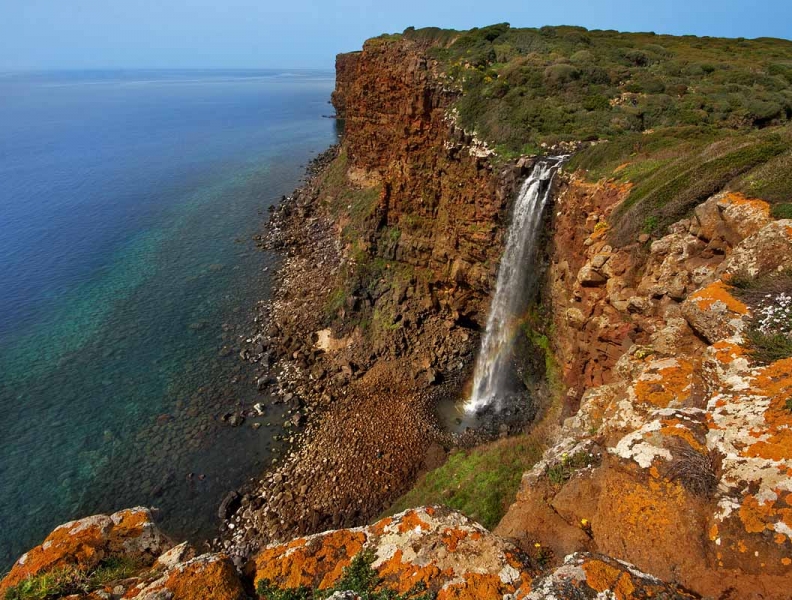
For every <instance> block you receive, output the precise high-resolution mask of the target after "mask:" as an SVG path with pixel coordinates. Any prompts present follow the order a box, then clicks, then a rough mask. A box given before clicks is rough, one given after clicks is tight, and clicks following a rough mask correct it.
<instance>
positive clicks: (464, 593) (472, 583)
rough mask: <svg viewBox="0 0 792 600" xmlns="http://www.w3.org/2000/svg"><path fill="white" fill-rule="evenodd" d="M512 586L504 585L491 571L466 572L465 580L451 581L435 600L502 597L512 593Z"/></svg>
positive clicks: (471, 599)
mask: <svg viewBox="0 0 792 600" xmlns="http://www.w3.org/2000/svg"><path fill="white" fill-rule="evenodd" d="M513 592H514V588H513V587H511V586H508V587H506V586H504V584H503V582H502V581H501V580H500V577H498V575H496V574H492V573H466V574H465V580H464V581H461V582H459V583H451V584H449V585H447V586H445V587H443V588H441V589H440V591H439V592H438V594H437V600H482V599H483V598H503V596H504V595H505V594H508V593H513Z"/></svg>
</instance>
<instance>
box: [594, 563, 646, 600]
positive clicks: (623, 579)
mask: <svg viewBox="0 0 792 600" xmlns="http://www.w3.org/2000/svg"><path fill="white" fill-rule="evenodd" d="M583 570H584V571H585V572H586V583H587V584H588V585H589V587H591V588H593V589H594V590H596V591H597V592H605V591H610V592H611V593H612V594H613V595H614V596H616V598H617V600H631V599H632V598H633V592H634V591H635V585H634V584H633V581H632V577H631V576H630V573H629V572H627V571H625V570H624V569H617V568H615V567H613V566H611V565H609V564H607V563H604V562H602V561H599V560H591V561H586V562H585V563H583Z"/></svg>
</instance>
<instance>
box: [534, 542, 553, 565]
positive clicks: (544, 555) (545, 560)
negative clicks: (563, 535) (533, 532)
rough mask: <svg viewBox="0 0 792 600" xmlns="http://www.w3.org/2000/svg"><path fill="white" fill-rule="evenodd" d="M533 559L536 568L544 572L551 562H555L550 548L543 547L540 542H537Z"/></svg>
mask: <svg viewBox="0 0 792 600" xmlns="http://www.w3.org/2000/svg"><path fill="white" fill-rule="evenodd" d="M531 558H532V559H533V561H534V562H535V563H536V566H537V567H539V569H540V570H542V571H543V570H544V569H546V568H547V567H548V566H550V561H552V560H553V552H552V550H550V549H549V548H545V547H544V546H542V544H540V543H539V542H536V543H535V544H534V551H533V553H532V556H531Z"/></svg>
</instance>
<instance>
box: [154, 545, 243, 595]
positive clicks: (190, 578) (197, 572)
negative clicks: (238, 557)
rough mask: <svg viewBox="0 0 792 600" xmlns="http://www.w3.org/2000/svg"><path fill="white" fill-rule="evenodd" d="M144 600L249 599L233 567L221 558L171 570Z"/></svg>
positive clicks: (203, 559) (205, 558)
mask: <svg viewBox="0 0 792 600" xmlns="http://www.w3.org/2000/svg"><path fill="white" fill-rule="evenodd" d="M157 592H159V593H160V594H159V595H157ZM141 596H143V597H147V598H149V597H166V598H173V600H242V599H243V598H246V597H247V595H246V594H245V590H244V588H243V587H242V583H241V582H240V580H239V577H238V576H237V574H236V571H235V569H234V566H233V565H232V564H231V561H230V560H228V558H227V557H225V556H224V555H222V554H220V555H218V554H215V555H212V554H210V555H204V556H201V557H198V558H196V559H193V560H191V561H188V562H187V563H185V564H184V565H180V566H178V567H176V568H174V569H171V570H170V571H169V572H168V573H167V574H166V575H165V576H164V577H163V578H162V579H161V580H159V581H157V582H155V583H154V584H152V585H150V586H149V587H147V588H146V589H145V590H143V592H142V593H141Z"/></svg>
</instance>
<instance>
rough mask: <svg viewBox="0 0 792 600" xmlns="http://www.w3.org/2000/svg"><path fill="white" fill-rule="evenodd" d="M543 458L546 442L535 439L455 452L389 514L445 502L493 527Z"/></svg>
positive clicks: (508, 440)
mask: <svg viewBox="0 0 792 600" xmlns="http://www.w3.org/2000/svg"><path fill="white" fill-rule="evenodd" d="M541 456H542V447H541V445H540V444H539V443H537V442H536V441H535V440H534V439H532V438H530V437H516V438H508V439H504V440H498V441H496V442H492V443H490V444H486V445H484V446H480V447H478V448H474V449H470V450H455V451H454V452H452V453H451V455H450V456H449V457H448V461H446V463H445V464H444V465H443V466H441V467H439V468H437V469H435V470H433V471H430V472H428V473H426V474H424V475H423V476H421V477H420V478H419V479H418V481H417V482H416V484H415V485H414V486H413V488H412V489H411V490H410V491H409V492H407V493H406V494H405V495H404V496H402V497H401V498H399V500H397V501H396V503H395V504H394V505H393V506H392V507H391V508H390V509H389V510H388V513H387V514H391V515H392V514H396V513H398V512H401V511H403V510H406V509H408V508H413V507H416V506H426V505H430V504H444V505H446V506H449V507H451V508H454V509H456V510H458V511H460V512H461V513H463V514H464V515H466V516H468V517H470V518H471V519H474V520H476V521H478V522H479V523H481V524H482V525H484V527H487V528H488V529H492V528H493V527H495V525H497V524H498V522H499V521H500V520H501V518H502V517H503V515H504V513H505V512H506V509H507V508H508V506H509V504H511V503H512V502H513V501H514V498H515V495H516V493H517V489H518V487H519V485H520V480H521V478H522V475H523V473H525V472H526V471H528V470H529V469H530V468H531V467H532V466H533V465H534V464H535V463H536V462H537V461H538V460H539V459H540V458H541Z"/></svg>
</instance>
